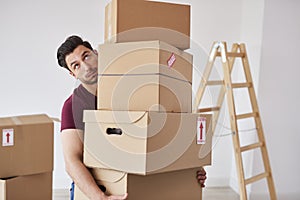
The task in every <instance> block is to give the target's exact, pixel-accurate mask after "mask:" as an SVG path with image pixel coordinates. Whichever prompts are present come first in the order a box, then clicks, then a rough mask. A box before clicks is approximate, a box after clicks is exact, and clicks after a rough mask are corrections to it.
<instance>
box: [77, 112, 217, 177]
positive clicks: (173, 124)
mask: <svg viewBox="0 0 300 200" xmlns="http://www.w3.org/2000/svg"><path fill="white" fill-rule="evenodd" d="M200 120H202V121H200ZM210 120H211V115H199V114H192V113H160V112H133V111H132V112H129V111H99V110H86V111H84V122H85V134H84V158H83V159H84V163H85V165H86V166H88V167H92V168H106V169H114V170H119V171H124V172H128V173H133V174H141V175H145V174H153V173H161V172H168V171H175V170H180V169H187V168H193V167H199V166H204V165H209V164H211V138H212V133H211V127H210ZM201 124H202V125H201ZM200 129H201V130H200ZM200 133H202V134H201V135H202V137H201V138H202V140H200V139H199V138H200ZM205 137H206V138H205ZM199 143H204V144H199Z"/></svg>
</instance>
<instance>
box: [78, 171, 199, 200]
mask: <svg viewBox="0 0 300 200" xmlns="http://www.w3.org/2000/svg"><path fill="white" fill-rule="evenodd" d="M197 169H199V168H193V169H185V170H179V171H174V172H168V173H160V174H152V175H146V176H143V175H134V174H127V173H124V172H119V171H114V170H108V169H97V168H93V169H91V173H92V174H93V177H94V178H95V180H96V182H97V184H99V185H103V186H104V187H105V188H106V192H105V193H106V194H107V195H111V194H112V195H122V194H125V193H128V198H127V199H128V200H141V199H142V200H153V199H155V200H166V199H172V200H183V199H188V200H201V199H202V189H201V187H200V186H199V184H198V182H197V180H196V178H195V177H196V171H197ZM75 200H88V198H87V197H86V196H85V195H84V194H83V193H82V192H81V191H80V189H79V188H78V187H76V185H75Z"/></svg>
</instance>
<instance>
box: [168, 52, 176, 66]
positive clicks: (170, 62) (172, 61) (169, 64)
mask: <svg viewBox="0 0 300 200" xmlns="http://www.w3.org/2000/svg"><path fill="white" fill-rule="evenodd" d="M175 61H176V57H175V54H174V53H172V55H171V56H170V58H169V59H168V61H167V62H168V67H169V68H171V67H172V66H173V64H174V63H175Z"/></svg>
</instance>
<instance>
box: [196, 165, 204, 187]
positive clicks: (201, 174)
mask: <svg viewBox="0 0 300 200" xmlns="http://www.w3.org/2000/svg"><path fill="white" fill-rule="evenodd" d="M196 177H197V180H198V183H199V184H200V185H201V187H205V180H206V171H205V169H204V168H203V167H201V168H200V169H199V170H198V171H197V176H196Z"/></svg>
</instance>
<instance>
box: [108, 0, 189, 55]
mask: <svg viewBox="0 0 300 200" xmlns="http://www.w3.org/2000/svg"><path fill="white" fill-rule="evenodd" d="M148 40H161V41H164V42H166V43H168V44H171V45H173V46H175V47H177V48H179V49H182V50H184V49H188V48H190V5H183V4H174V3H166V2H154V1H141V0H135V1H134V0H131V1H129V0H127V1H124V0H112V1H111V2H110V3H109V4H108V5H107V6H106V7H105V41H106V42H109V43H115V42H117V43H121V42H133V41H148Z"/></svg>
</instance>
